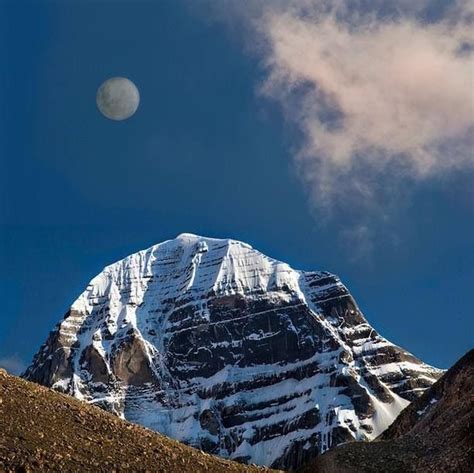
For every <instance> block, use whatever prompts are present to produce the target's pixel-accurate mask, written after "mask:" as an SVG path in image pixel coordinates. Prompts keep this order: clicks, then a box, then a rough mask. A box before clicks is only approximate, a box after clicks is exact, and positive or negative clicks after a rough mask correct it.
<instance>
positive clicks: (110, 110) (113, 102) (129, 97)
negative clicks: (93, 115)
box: [96, 77, 140, 121]
mask: <svg viewBox="0 0 474 473" xmlns="http://www.w3.org/2000/svg"><path fill="white" fill-rule="evenodd" d="M96 102H97V108H98V109H99V110H100V112H101V113H102V114H103V115H104V116H105V117H107V118H109V119H110V120H116V121H121V120H126V119H127V118H130V117H131V116H132V115H133V114H134V113H135V112H136V111H137V108H138V105H139V103H140V93H139V92H138V89H137V87H136V85H135V84H134V83H133V82H132V81H131V80H129V79H127V78H125V77H112V78H111V79H107V80H106V81H105V82H104V83H103V84H102V85H101V86H100V87H99V88H98V89H97V96H96Z"/></svg>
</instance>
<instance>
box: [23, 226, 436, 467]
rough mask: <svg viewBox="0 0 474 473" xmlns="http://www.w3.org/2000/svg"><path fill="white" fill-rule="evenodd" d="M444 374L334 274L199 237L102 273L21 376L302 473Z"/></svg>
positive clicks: (191, 439)
mask: <svg viewBox="0 0 474 473" xmlns="http://www.w3.org/2000/svg"><path fill="white" fill-rule="evenodd" d="M441 374H442V372H441V371H440V370H437V369H435V368H432V367H430V366H428V365H426V364H424V363H422V362H421V361H420V360H418V359H417V358H415V357H414V356H413V355H411V354H409V353H407V352H406V351H405V350H403V349H401V348H399V347H397V346H395V345H393V344H392V343H390V342H389V341H387V340H386V339H384V338H383V337H382V336H380V335H379V334H378V333H377V332H376V331H375V330H374V329H373V328H372V327H371V326H370V325H369V323H368V322H367V320H366V319H365V318H364V316H363V315H362V313H361V311H360V310H359V308H358V307H357V304H356V303H355V301H354V299H353V298H352V296H351V295H350V293H349V292H348V290H347V289H346V287H345V286H344V285H343V284H342V283H341V281H340V280H339V278H338V277H337V276H334V275H333V274H330V273H328V272H325V271H322V272H319V271H318V272H304V271H297V270H294V269H292V268H291V267H290V266H289V265H288V264H286V263H282V262H280V261H277V260H274V259H272V258H269V257H267V256H265V255H263V254H262V253H260V252H259V251H257V250H254V249H253V248H252V247H251V246H250V245H248V244H245V243H242V242H239V241H235V240H229V239H214V238H204V237H200V236H196V235H191V234H182V235H179V236H178V237H177V238H175V239H174V240H169V241H166V242H164V243H160V244H158V245H155V246H152V247H151V248H148V249H147V250H144V251H140V252H138V253H135V254H133V255H131V256H129V257H127V258H125V259H123V260H121V261H119V262H117V263H115V264H112V265H110V266H107V267H106V268H105V269H104V270H103V271H102V272H101V273H100V274H99V275H98V276H96V277H95V278H93V279H92V281H91V282H90V283H89V285H88V286H87V288H86V290H85V291H84V292H83V293H82V294H81V295H80V296H79V298H78V299H77V300H76V301H75V302H74V303H73V304H72V306H71V307H70V309H69V311H68V312H67V313H66V316H65V318H64V320H63V321H62V322H61V323H59V324H58V326H57V327H56V329H55V330H54V331H52V332H51V334H50V336H49V337H48V339H47V341H46V342H45V344H44V345H43V346H42V347H41V349H40V351H39V352H38V353H37V354H36V355H35V357H34V360H33V363H32V365H31V366H30V367H29V368H28V370H27V371H26V373H25V377H26V378H27V379H29V380H32V381H36V382H39V383H41V384H44V385H46V386H51V387H53V388H55V389H57V390H60V391H63V392H66V393H69V394H71V395H73V396H75V397H77V398H79V399H83V400H86V401H88V402H90V403H92V404H96V405H99V406H101V407H103V408H105V409H106V410H109V411H111V412H114V413H116V414H117V415H119V416H121V417H124V418H126V419H127V420H129V421H132V422H136V423H138V424H142V425H144V426H146V427H149V428H150V429H153V430H156V431H158V432H161V433H164V434H166V435H168V436H170V437H172V438H175V439H178V440H181V441H183V442H185V443H187V444H189V445H192V446H196V447H198V448H201V449H203V450H205V451H208V452H211V453H215V454H217V455H220V456H222V457H226V458H231V459H235V460H239V461H242V462H247V463H257V464H260V465H268V466H273V467H277V468H289V469H294V468H297V467H299V466H300V465H302V464H303V463H305V462H306V461H307V460H308V459H310V458H312V457H314V456H315V455H317V454H318V453H321V452H324V451H325V450H327V449H328V448H330V447H331V446H333V445H337V444H339V443H342V442H345V441H348V440H352V439H358V440H364V439H373V438H375V437H377V436H378V435H379V434H380V433H381V432H382V431H384V430H385V429H386V428H387V427H388V426H389V425H390V424H391V423H392V422H393V420H394V419H395V418H396V417H397V415H398V413H399V412H400V411H401V410H402V409H403V408H404V407H405V406H407V405H408V403H409V401H411V400H413V399H415V398H417V397H418V396H420V395H421V394H422V393H423V392H424V391H425V390H426V389H427V388H429V387H430V386H431V385H432V384H433V383H434V382H435V381H436V379H438V378H439V376H440V375H441Z"/></svg>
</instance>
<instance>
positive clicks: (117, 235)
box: [0, 0, 474, 367]
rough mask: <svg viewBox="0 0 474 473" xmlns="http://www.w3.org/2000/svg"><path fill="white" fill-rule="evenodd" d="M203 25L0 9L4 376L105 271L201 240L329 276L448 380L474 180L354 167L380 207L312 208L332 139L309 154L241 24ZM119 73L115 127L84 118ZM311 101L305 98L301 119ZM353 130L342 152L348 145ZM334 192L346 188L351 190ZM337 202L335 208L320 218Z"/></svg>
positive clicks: (467, 280) (56, 9) (33, 7)
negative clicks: (153, 248)
mask: <svg viewBox="0 0 474 473" xmlns="http://www.w3.org/2000/svg"><path fill="white" fill-rule="evenodd" d="M202 5H203V7H202V8H203V9H205V8H207V6H206V5H207V4H206V3H203V4H202ZM211 10H212V9H211ZM211 10H210V11H209V12H208V11H206V10H203V11H198V12H197V11H196V8H189V4H187V3H183V2H176V1H167V0H164V1H154V2H152V1H140V2H128V1H120V2H112V1H106V2H92V1H90V2H85V1H84V2H82V1H81V2H79V1H62V2H54V1H34V2H26V1H11V2H10V1H6V2H2V3H1V5H0V22H1V24H0V32H1V33H0V34H1V35H2V36H3V37H2V38H1V41H0V54H1V55H2V57H3V58H4V64H6V70H7V74H1V75H0V105H1V106H0V147H1V148H0V159H1V171H0V174H1V181H0V185H1V188H0V223H1V235H0V258H1V260H0V264H1V268H2V272H1V276H0V297H1V300H2V310H1V311H0V327H1V329H0V363H3V364H5V365H7V364H8V363H11V364H12V363H15V364H16V366H18V365H19V364H21V363H23V364H27V363H29V361H30V359H31V357H32V355H33V354H34V353H35V351H36V350H37V349H38V348H39V346H40V344H41V343H42V342H43V341H44V339H45V338H46V337H47V335H48V332H49V331H50V330H51V329H52V328H53V326H54V324H55V323H56V322H57V321H59V320H60V319H61V318H62V316H63V314H64V313H65V312H66V310H67V308H68V306H69V305H70V304H71V303H72V302H73V300H74V299H75V298H76V297H77V296H78V295H79V293H80V292H81V291H82V290H83V289H84V287H85V286H86V285H87V283H88V281H89V280H90V279H91V278H92V277H93V276H94V275H95V274H97V273H98V272H99V271H100V270H101V269H102V268H103V267H104V266H105V265H106V264H109V263H112V262H114V261H116V260H117V259H120V258H122V257H124V256H126V255H128V254H130V253H132V252H135V251H138V250H140V249H143V248H146V247H148V246H150V245H152V244H154V243H157V242H159V241H162V240H165V239H169V238H173V237H174V236H176V235H177V234H179V233H182V232H192V233H197V234H202V235H205V236H215V237H231V238H235V239H241V240H244V241H246V242H248V243H250V244H252V245H253V246H254V247H255V248H257V249H259V250H260V251H262V252H264V253H266V254H268V255H269V256H273V257H275V258H278V259H281V260H283V261H286V262H288V263H289V264H290V265H291V266H293V267H295V268H299V269H317V270H329V271H332V272H334V273H336V274H338V275H339V276H340V277H341V278H342V279H343V281H344V282H345V283H346V284H347V285H348V287H349V288H350V290H351V292H352V293H353V295H354V296H355V298H356V300H357V301H358V303H359V305H360V306H361V308H362V310H363V311H364V313H365V315H366V317H367V318H368V320H369V322H370V323H371V324H372V325H373V326H375V328H377V329H378V330H379V331H380V332H381V333H382V334H383V335H384V336H385V337H387V338H389V339H390V340H391V341H393V342H394V343H397V344H399V345H401V346H403V347H404V348H406V349H408V350H409V351H411V352H413V353H414V354H416V355H417V356H419V357H420V358H422V359H423V360H424V361H426V362H428V363H431V364H434V365H436V366H439V367H448V366H450V365H451V364H452V363H453V362H454V361H456V359H457V358H459V357H460V356H461V355H462V354H463V353H464V352H465V351H467V350H468V349H469V348H470V347H471V346H472V340H473V333H474V330H473V329H474V327H473V313H472V304H471V301H470V297H471V294H472V293H473V289H474V288H473V280H474V270H473V268H474V264H473V263H474V251H473V241H474V218H473V217H474V204H473V201H474V196H473V187H474V186H473V183H474V182H473V181H474V173H473V170H472V167H469V166H468V165H466V164H464V163H463V164H462V166H458V167H456V169H455V170H451V169H450V170H445V169H441V168H440V169H439V170H438V167H439V166H438V167H436V170H438V171H439V172H433V173H431V174H429V175H428V176H427V177H426V176H422V177H419V176H418V175H417V172H418V171H417V170H416V169H415V168H414V167H413V169H414V170H413V171H412V173H413V174H414V175H415V177H412V178H407V177H406V175H403V176H402V177H400V178H398V177H397V179H398V180H397V179H395V178H394V176H393V172H392V171H393V168H394V165H393V163H388V164H387V166H386V167H385V168H384V169H385V170H386V172H383V173H379V174H371V172H372V171H370V170H371V169H372V168H368V167H365V168H364V169H368V171H367V172H364V173H363V174H362V175H363V176H371V179H372V181H374V180H376V181H377V186H376V188H374V189H372V190H373V193H371V194H370V195H371V200H372V201H375V200H377V202H378V204H379V205H377V206H373V205H370V203H368V202H367V201H364V200H362V201H360V202H358V201H357V199H358V197H357V195H355V197H354V194H353V195H352V196H351V193H349V192H339V191H338V192H333V193H329V194H324V195H323V194H322V193H321V192H322V191H321V187H320V184H321V182H320V180H318V179H319V177H317V178H314V177H311V176H314V175H316V176H321V175H322V173H323V172H326V171H327V169H329V168H327V167H325V168H321V167H318V166H320V162H321V161H319V160H318V159H319V157H318V156H315V153H316V154H317V153H318V152H320V153H321V154H322V155H325V154H327V153H328V150H329V149H332V148H331V146H332V141H331V139H333V136H332V135H331V136H330V137H329V139H328V140H327V142H328V143H329V144H328V147H327V148H318V149H309V151H308V146H306V151H307V155H306V157H304V158H301V155H302V152H301V149H302V148H303V147H304V146H303V145H302V142H305V143H306V144H307V143H308V139H307V138H308V137H307V136H305V133H306V132H307V130H306V128H304V126H306V124H307V121H304V122H303V123H302V119H301V116H300V115H298V116H296V117H295V114H294V110H292V109H291V107H292V106H294V103H293V102H292V103H291V104H290V103H289V102H288V101H287V100H284V99H282V95H284V94H283V92H284V91H285V87H289V88H291V87H293V86H294V84H288V83H287V82H285V81H283V82H278V83H277V82H275V81H274V80H273V81H271V80H270V79H271V74H272V72H273V73H275V70H276V69H275V68H274V69H273V71H269V68H268V61H267V60H268V59H269V58H271V59H275V57H276V56H275V54H273V55H271V54H265V53H260V52H259V51H258V50H256V51H252V50H251V48H250V50H249V44H248V41H246V40H248V38H244V39H242V36H243V35H242V34H241V32H240V33H239V31H244V32H245V34H246V30H245V28H243V27H242V26H241V24H242V22H244V21H246V20H245V19H240V20H239V21H238V22H236V23H235V25H234V26H232V25H230V26H229V21H225V20H222V12H220V13H219V12H217V13H216V12H215V11H211ZM246 13H248V12H246ZM431 14H432V12H431ZM243 16H245V15H243ZM209 18H212V21H209ZM280 32H281V31H280ZM285 32H286V30H285ZM271 33H273V31H271ZM358 39H360V40H361V41H364V40H365V39H366V38H365V37H361V38H358ZM271 40H272V36H271V35H268V36H267V37H266V41H269V42H270V43H271ZM295 44H296V45H298V44H299V43H297V42H296V43H295ZM367 54H369V53H367ZM373 54H374V55H375V56H374V57H376V54H377V51H374V52H373ZM277 59H278V60H279V61H280V62H276V64H277V66H279V67H280V66H281V64H283V62H282V61H283V60H285V57H284V56H279V57H278V58H277ZM265 64H267V65H266V66H265ZM285 64H286V63H285ZM288 67H292V68H297V67H299V65H298V64H290V66H288ZM295 70H296V69H292V71H295ZM318 70H319V69H318ZM280 72H281V70H280ZM117 75H122V76H127V77H129V78H130V79H132V80H133V81H134V82H135V83H136V84H137V86H138V88H139V89H140V93H141V104H140V108H139V110H138V112H137V113H136V115H135V116H134V117H133V118H132V119H130V120H127V121H124V122H112V121H109V120H107V119H105V118H104V117H102V116H101V115H100V114H99V113H98V112H97V110H96V106H95V92H96V89H97V87H98V86H99V85H100V83H101V82H102V81H103V80H105V79H106V78H108V77H111V76H117ZM448 76H449V74H448ZM306 79H307V80H308V81H311V80H313V79H314V80H315V81H318V80H319V77H318V76H315V77H314V78H313V77H312V76H311V75H310V76H308V77H307V78H306ZM262 84H263V85H265V84H266V85H267V89H266V92H265V93H263V92H262ZM297 92H298V91H297ZM336 92H338V91H336ZM464 93H465V92H464ZM450 94H451V92H450V90H448V91H446V94H445V95H443V96H442V97H441V98H443V97H444V98H445V99H446V103H447V106H449V105H450V103H451V102H450V101H449V100H451V95H450ZM455 98H456V97H455ZM471 98H472V97H471ZM320 99H321V96H314V95H311V96H309V95H307V94H306V92H305V93H303V94H302V95H301V94H300V95H299V96H298V97H297V101H296V103H297V104H299V105H298V106H301V105H302V104H303V105H304V104H307V103H308V100H313V102H311V106H312V107H314V106H316V105H317V104H319V102H318V101H319V100H320ZM323 99H324V97H323ZM342 99H344V97H343V96H341V100H342ZM301 100H303V102H301ZM321 100H322V99H321ZM468 100H469V97H468ZM315 104H316V105H315ZM326 105H327V104H325V106H326ZM330 105H331V104H330ZM448 108H449V107H448ZM318 111H320V110H319V109H318V110H316V112H318ZM343 111H344V110H343ZM329 115H330V114H329ZM326 116H327V115H325V117H326ZM323 118H324V117H323ZM365 118H367V117H365ZM361 119H364V117H362V118H361ZM316 124H319V122H317V123H316ZM459 126H460V127H461V126H464V122H463V123H460V124H459ZM355 129H356V125H354V127H352V128H349V127H347V128H346V129H344V131H345V134H344V135H342V137H341V139H344V140H346V142H347V143H349V145H350V146H352V147H353V148H354V147H355V146H356V145H355V144H354V140H353V137H354V133H355V132H354V130H355ZM434 130H435V131H436V129H434ZM351 133H352V134H351ZM322 138H326V136H325V135H318V139H319V140H320V142H321V139H322ZM402 138H403V136H402ZM374 139H376V138H374ZM305 140H306V141H305ZM351 140H352V141H351ZM338 142H340V140H339V141H338ZM425 144H426V143H421V144H420V145H419V147H418V148H419V149H421V148H422V147H423V146H424V145H425ZM396 145H397V143H395V145H394V146H396ZM353 148H350V149H351V150H352V149H353ZM418 148H417V149H403V150H402V151H403V152H405V153H407V154H410V153H411V155H413V156H415V154H416V153H417V152H418V151H419V149H418ZM452 149H453V148H452V146H451V147H449V146H447V145H446V146H445V147H444V148H443V152H444V153H445V154H446V153H447V155H448V156H449V153H450V152H451V150H452ZM396 150H398V149H396ZM354 152H355V153H356V154H357V153H361V150H359V149H355V148H354ZM362 154H363V153H362ZM417 156H418V155H417ZM369 158H370V159H377V157H376V156H370V155H369V154H366V155H364V157H363V159H362V161H361V162H363V163H366V164H367V166H369V165H370V162H369V161H368V159H369ZM301 159H303V160H304V161H303V166H301ZM331 159H332V158H331V157H329V158H328V160H329V161H328V162H331V161H330V160H331ZM341 159H344V157H343V158H341ZM414 159H415V158H414ZM414 159H413V162H415V161H414ZM364 160H365V161H364ZM308 163H309V167H308V165H307V164H308ZM314 163H316V164H314ZM417 163H418V161H416V163H415V164H417ZM395 168H396V166H395ZM333 169H334V168H330V171H329V172H332V171H331V170H333ZM354 169H356V168H355V167H354ZM387 170H388V171H387ZM353 172H354V173H355V172H356V170H354V171H353ZM357 172H358V173H359V174H358V175H361V174H360V170H359V171H357ZM331 176H334V173H333V174H331ZM338 176H342V177H341V179H346V181H343V180H342V181H341V182H342V184H343V186H344V182H346V184H347V186H346V187H344V188H348V189H350V185H351V184H350V183H352V182H354V179H351V180H347V173H345V174H344V173H343V174H340V175H339V174H338ZM310 177H311V178H310ZM364 179H365V178H364ZM394 180H395V181H396V183H395V184H394ZM361 182H363V183H365V184H367V182H368V181H367V180H364V181H361ZM405 188H409V191H407V192H405ZM380 189H391V191H390V192H389V193H387V192H383V191H382V192H380ZM331 192H332V191H331ZM328 195H329V197H330V200H331V199H332V200H333V201H334V202H335V203H336V204H335V205H334V207H333V208H327V205H326V204H325V205H320V204H321V203H322V202H323V201H325V200H327V199H326V197H327V196H328ZM353 197H354V198H353ZM369 200H370V199H369ZM380 207H383V209H385V210H386V211H384V212H381V209H380ZM383 209H382V210H383ZM361 229H362V230H363V232H362V233H361Z"/></svg>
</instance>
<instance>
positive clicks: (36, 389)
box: [0, 369, 269, 473]
mask: <svg viewBox="0 0 474 473" xmlns="http://www.w3.org/2000/svg"><path fill="white" fill-rule="evenodd" d="M0 471H4V472H14V471H16V472H33V471H49V472H53V471H55V472H61V473H65V472H79V471H80V472H81V473H82V472H95V473H97V472H112V471H116V472H117V471H141V472H152V471H153V472H156V473H204V472H219V471H220V472H233V473H244V472H247V473H257V472H261V473H262V472H264V471H269V470H267V469H263V468H260V467H256V466H247V465H240V464H238V463H234V462H230V461H228V460H223V459H221V458H218V457H214V456H213V455H207V454H205V453H203V452H199V451H198V450H195V449H193V448H191V447H188V446H186V445H183V444H182V443H180V442H177V441H175V440H171V439H169V438H166V437H164V436H163V435H161V434H158V433H156V432H152V431H150V430H147V429H144V428H143V427H140V426H138V425H134V424H130V423H128V422H126V421H124V420H122V419H119V418H118V417H117V416H114V415H112V414H109V413H107V412H104V411H103V410H101V409H98V408H96V407H93V406H90V405H88V404H87V403H84V402H80V401H78V400H77V399H74V398H72V397H70V396H65V395H64V394H60V393H57V392H54V391H52V390H51V389H47V388H44V387H42V386H38V385H37V384H34V383H30V382H28V381H25V380H23V379H21V378H17V377H16V376H10V375H8V374H7V373H6V372H5V371H4V370H2V369H0Z"/></svg>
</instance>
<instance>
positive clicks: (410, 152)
mask: <svg viewBox="0 0 474 473" xmlns="http://www.w3.org/2000/svg"><path fill="white" fill-rule="evenodd" d="M437 3H438V7H436V8H435V7H434V6H433V5H434V4H433V2H429V1H420V2H408V1H405V0H398V1H394V2H382V1H376V0H375V1H373V2H365V1H362V0H360V1H350V2H349V1H343V0H340V1H331V2H329V1H324V0H319V1H318V0H298V1H296V0H295V1H289V0H288V1H278V0H275V1H271V2H270V1H269V2H265V1H260V2H251V1H250V2H232V1H230V2H225V8H223V9H222V10H221V18H226V21H227V22H230V23H231V22H232V20H229V16H230V15H232V17H233V19H234V20H235V18H238V19H239V22H238V24H239V25H240V30H241V31H242V30H245V35H246V37H247V38H249V37H250V38H251V40H250V41H247V42H246V45H247V47H248V48H250V50H252V51H253V52H254V53H255V54H257V55H258V56H259V58H260V59H261V63H262V66H263V69H264V72H265V76H264V79H263V81H262V83H261V84H260V85H259V88H258V90H259V94H260V96H263V97H265V98H266V99H269V100H272V101H276V102H277V103H278V104H280V105H281V108H282V111H283V113H284V115H285V117H286V119H287V122H288V124H289V125H291V126H293V128H294V129H295V130H296V131H297V132H298V135H299V137H300V138H299V143H298V145H297V146H296V151H295V153H294V159H295V163H296V164H297V167H298V169H299V171H300V174H301V178H302V180H303V181H304V183H305V184H306V186H307V189H308V191H309V194H310V196H311V202H312V204H313V205H314V206H315V207H316V208H318V209H320V210H321V209H322V210H329V212H332V211H334V210H335V209H341V208H347V207H350V208H353V209H356V213H357V215H358V216H359V217H360V216H363V215H374V214H386V213H387V211H388V209H390V206H391V205H398V204H399V199H400V195H401V194H403V192H402V189H403V188H406V187H407V183H413V182H417V181H419V180H424V179H429V178H431V177H435V176H438V175H440V174H444V173H447V172H449V171H451V170H456V169H463V168H465V167H466V166H472V165H473V164H474V156H473V146H474V142H473V131H474V97H473V86H474V84H473V67H474V65H473V62H472V59H473V58H472V52H473V45H474V38H473V34H472V32H473V20H474V8H473V5H472V3H471V2H467V1H464V0H461V1H457V2H450V3H449V4H448V6H445V7H444V9H441V8H440V7H439V2H437ZM388 4H390V5H388ZM221 5H222V4H221ZM223 10H225V13H222V12H223ZM234 26H235V24H234ZM237 29H238V28H234V31H235V30H237ZM385 217H386V215H384V218H385ZM360 228H366V227H365V226H364V225H362V227H360ZM364 232H365V230H364ZM368 233H370V231H368Z"/></svg>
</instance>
